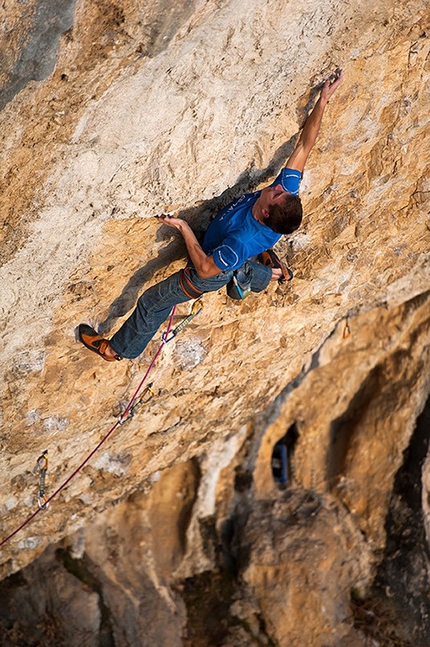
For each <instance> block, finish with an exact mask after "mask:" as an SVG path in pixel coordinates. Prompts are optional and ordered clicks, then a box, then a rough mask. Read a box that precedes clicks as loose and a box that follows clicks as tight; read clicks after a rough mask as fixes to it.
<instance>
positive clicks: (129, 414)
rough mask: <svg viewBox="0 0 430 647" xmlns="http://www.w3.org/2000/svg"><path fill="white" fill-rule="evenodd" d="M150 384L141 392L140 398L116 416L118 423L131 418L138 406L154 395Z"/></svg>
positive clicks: (122, 423) (123, 422)
mask: <svg viewBox="0 0 430 647" xmlns="http://www.w3.org/2000/svg"><path fill="white" fill-rule="evenodd" d="M152 384H153V383H152V382H151V384H148V386H147V387H146V389H145V390H144V391H143V392H142V395H141V396H140V398H139V399H138V400H135V401H134V402H133V404H132V406H131V407H130V408H128V409H126V410H125V411H124V412H123V413H121V415H120V416H119V418H118V422H119V424H120V425H124V424H125V423H126V422H128V421H129V420H131V419H132V418H133V416H134V414H135V412H136V409H137V408H138V407H140V406H141V405H142V404H146V403H147V402H149V401H150V399H151V398H152V397H153V395H154V390H153V388H152ZM147 396H149V397H147Z"/></svg>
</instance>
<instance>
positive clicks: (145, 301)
mask: <svg viewBox="0 0 430 647" xmlns="http://www.w3.org/2000/svg"><path fill="white" fill-rule="evenodd" d="M185 301H189V297H188V296H187V295H186V294H184V292H183V291H182V289H181V286H180V284H179V272H176V273H175V274H172V276H169V277H168V278H167V279H165V280H164V281H161V282H160V283H156V284H155V285H153V286H152V287H150V288H148V290H145V292H144V293H143V294H142V296H141V297H140V299H139V300H138V302H137V305H136V308H135V310H134V311H133V312H132V314H131V315H130V317H129V318H128V319H127V321H125V322H124V324H123V325H122V326H121V328H120V329H119V330H118V332H116V333H115V335H114V336H113V337H112V339H111V340H110V345H111V347H112V348H113V350H114V351H115V352H116V353H118V354H119V355H121V357H127V358H128V359H134V358H135V357H138V356H139V355H140V354H141V353H142V352H143V351H144V350H145V348H146V346H147V344H148V343H149V342H150V341H151V339H152V338H153V336H154V335H155V333H156V332H157V330H158V328H159V327H160V326H161V324H162V323H163V321H165V320H166V319H167V317H168V316H169V314H170V311H171V310H172V308H173V306H175V305H177V304H178V303H183V302H185Z"/></svg>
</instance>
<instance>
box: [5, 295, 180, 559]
mask: <svg viewBox="0 0 430 647" xmlns="http://www.w3.org/2000/svg"><path fill="white" fill-rule="evenodd" d="M175 311H176V306H174V307H173V309H172V312H171V314H170V319H169V323H168V325H167V331H166V333H165V334H164V335H163V341H162V342H161V344H160V346H159V347H158V350H157V352H156V353H155V355H154V357H153V358H152V360H151V363H150V364H149V366H148V368H147V370H146V373H145V375H144V376H143V378H142V379H141V381H140V384H139V386H138V387H137V389H136V391H135V392H134V394H133V396H132V397H131V399H130V401H129V403H128V404H127V406H126V408H125V411H124V412H123V413H122V414H121V415H120V417H119V419H118V420H117V421H116V423H115V424H114V425H113V427H111V428H110V429H109V431H108V432H107V434H106V435H105V436H104V437H103V438H102V439H101V441H100V442H99V443H98V445H96V447H95V448H94V449H93V451H92V452H91V453H90V454H88V456H87V457H86V458H85V459H84V460H83V461H82V463H81V464H80V465H79V466H78V467H77V468H76V469H75V471H74V472H72V474H71V475H70V476H69V478H67V479H66V480H65V481H64V483H62V484H61V485H60V487H59V488H57V489H56V490H55V492H54V494H51V496H50V497H49V498H48V499H47V500H46V502H45V504H44V506H45V507H46V506H47V505H48V503H50V502H51V501H52V499H55V497H56V496H57V495H58V494H60V492H61V491H62V490H64V488H65V487H67V485H68V484H69V483H70V481H71V480H72V479H73V478H74V477H75V476H76V474H78V472H80V471H81V469H82V468H83V467H85V465H86V464H87V463H88V462H89V461H90V460H91V458H92V457H93V456H94V454H95V453H96V452H97V451H98V450H99V449H100V447H101V446H102V445H103V444H104V443H105V442H106V441H107V440H108V438H109V437H110V436H111V435H112V434H113V432H114V431H115V429H116V428H117V427H118V426H119V425H120V424H121V423H122V421H123V419H124V418H125V417H126V415H127V414H128V412H129V411H130V409H131V408H132V406H133V404H134V402H135V400H136V398H137V396H138V395H139V393H140V390H141V388H142V386H143V385H144V383H145V381H146V379H147V378H148V375H149V374H150V372H151V371H152V369H153V367H154V364H155V362H156V361H157V359H158V357H159V355H160V353H161V351H162V349H163V346H164V344H165V341H164V340H165V338H166V337H167V336H168V334H169V332H170V330H171V328H172V322H173V317H174V315H175ZM43 509H44V508H38V509H37V510H36V511H35V512H33V514H32V515H30V516H29V517H28V519H26V520H25V521H24V522H23V523H22V524H21V525H20V526H19V527H18V528H16V529H15V530H14V531H13V532H11V533H10V535H8V536H7V537H6V538H5V539H3V540H2V541H1V542H0V548H1V547H2V546H3V545H4V544H5V543H6V542H8V541H9V539H12V537H14V536H15V535H16V534H17V533H19V532H20V530H22V529H23V528H25V526H27V525H28V524H29V523H30V522H31V521H33V519H34V518H35V517H36V516H37V515H38V514H39V512H42V510H43Z"/></svg>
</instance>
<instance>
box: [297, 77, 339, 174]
mask: <svg viewBox="0 0 430 647" xmlns="http://www.w3.org/2000/svg"><path fill="white" fill-rule="evenodd" d="M342 80H343V72H342V70H340V69H337V70H336V71H335V72H334V73H333V74H332V75H331V76H330V77H329V78H328V79H327V80H326V82H325V83H324V85H323V87H322V89H321V94H320V97H319V99H318V101H317V102H316V104H315V106H314V109H313V110H312V112H311V114H310V115H309V117H308V118H307V119H306V122H305V125H304V126H303V130H302V132H301V133H300V137H299V139H298V141H297V144H296V147H295V149H294V150H293V152H292V154H291V157H290V158H289V160H288V161H287V163H286V165H285V166H286V167H287V168H292V169H296V170H297V171H300V172H303V169H304V167H305V164H306V160H307V159H308V156H309V153H310V152H311V150H312V148H313V145H314V144H315V141H316V139H317V137H318V133H319V130H320V126H321V121H322V117H323V114H324V110H325V108H326V105H327V103H328V102H329V99H330V97H331V96H332V94H333V93H334V92H335V91H336V90H337V88H338V87H339V85H340V84H341V83H342Z"/></svg>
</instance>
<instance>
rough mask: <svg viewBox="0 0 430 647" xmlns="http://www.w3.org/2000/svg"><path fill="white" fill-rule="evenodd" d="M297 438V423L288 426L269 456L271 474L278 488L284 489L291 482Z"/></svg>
mask: <svg viewBox="0 0 430 647" xmlns="http://www.w3.org/2000/svg"><path fill="white" fill-rule="evenodd" d="M298 439H299V430H298V428H297V424H296V423H295V422H293V424H292V425H291V426H290V427H289V429H288V431H287V433H286V434H285V436H283V437H282V438H281V439H280V440H278V441H277V443H275V446H274V447H273V451H272V457H271V461H270V464H271V467H272V474H273V479H274V481H275V483H276V484H277V485H278V487H279V488H281V489H284V488H286V487H287V485H288V483H289V482H291V480H292V478H293V474H294V466H293V458H294V450H295V447H296V444H297V441H298Z"/></svg>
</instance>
